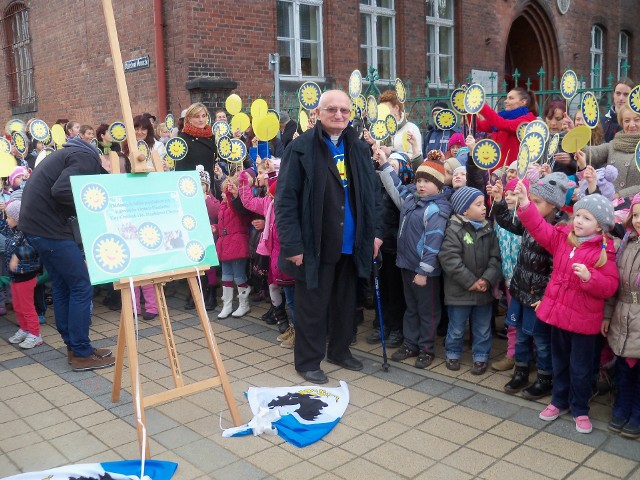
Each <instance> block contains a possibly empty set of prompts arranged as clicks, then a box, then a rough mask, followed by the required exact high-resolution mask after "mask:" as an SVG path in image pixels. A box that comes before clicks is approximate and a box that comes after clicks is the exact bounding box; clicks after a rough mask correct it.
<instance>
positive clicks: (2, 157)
mask: <svg viewBox="0 0 640 480" xmlns="http://www.w3.org/2000/svg"><path fill="white" fill-rule="evenodd" d="M17 165H18V162H17V161H16V159H15V157H14V156H13V155H11V154H10V153H0V177H8V176H9V175H11V172H12V171H13V169H14V168H16V166H17Z"/></svg>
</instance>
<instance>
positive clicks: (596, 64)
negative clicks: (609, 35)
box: [591, 25, 604, 88]
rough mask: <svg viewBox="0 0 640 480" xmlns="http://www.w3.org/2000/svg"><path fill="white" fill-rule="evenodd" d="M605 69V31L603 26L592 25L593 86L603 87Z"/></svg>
mask: <svg viewBox="0 0 640 480" xmlns="http://www.w3.org/2000/svg"><path fill="white" fill-rule="evenodd" d="M603 70H604V31H603V30H602V27H599V26H598V25H594V26H593V27H591V88H601V87H602V71H603Z"/></svg>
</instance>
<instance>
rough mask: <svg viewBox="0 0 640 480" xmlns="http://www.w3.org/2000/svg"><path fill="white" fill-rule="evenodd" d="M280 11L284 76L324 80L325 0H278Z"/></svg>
mask: <svg viewBox="0 0 640 480" xmlns="http://www.w3.org/2000/svg"><path fill="white" fill-rule="evenodd" d="M276 14H277V18H278V20H277V23H278V53H279V54H280V76H281V77H283V78H298V79H302V78H305V79H307V78H314V79H320V80H322V79H323V77H324V67H323V54H322V0H278V2H277V12H276Z"/></svg>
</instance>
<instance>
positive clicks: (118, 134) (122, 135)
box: [109, 122, 127, 142]
mask: <svg viewBox="0 0 640 480" xmlns="http://www.w3.org/2000/svg"><path fill="white" fill-rule="evenodd" d="M109 133H110V134H111V136H112V137H113V139H114V140H115V141H116V142H124V141H125V139H126V138H127V129H126V128H125V126H124V123H122V122H113V123H112V124H111V125H110V126H109Z"/></svg>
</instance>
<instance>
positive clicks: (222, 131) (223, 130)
mask: <svg viewBox="0 0 640 480" xmlns="http://www.w3.org/2000/svg"><path fill="white" fill-rule="evenodd" d="M230 132H231V127H230V126H229V124H228V123H227V122H223V121H218V122H216V123H214V124H213V133H215V134H216V136H217V137H224V136H225V135H229V133H230Z"/></svg>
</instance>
